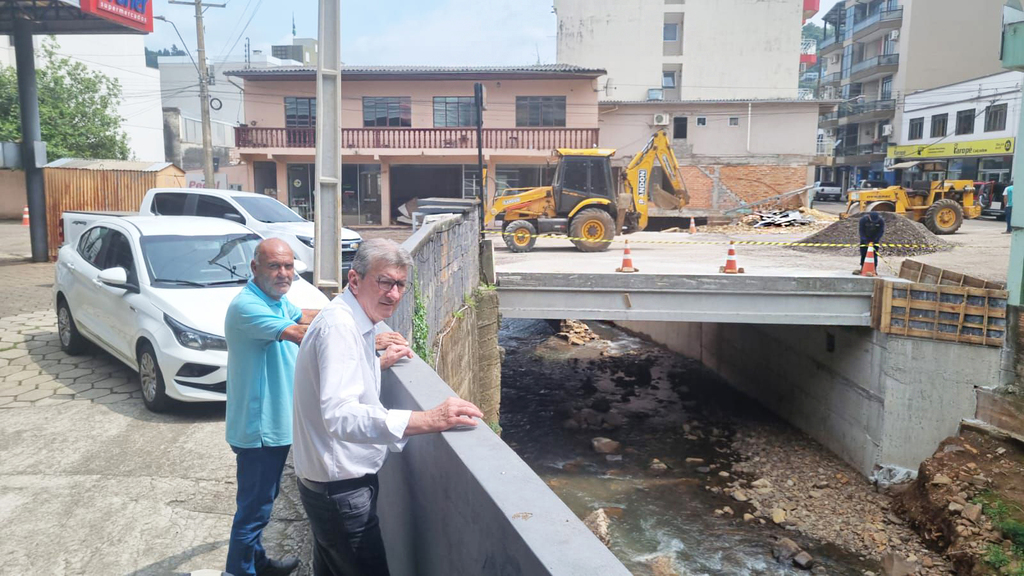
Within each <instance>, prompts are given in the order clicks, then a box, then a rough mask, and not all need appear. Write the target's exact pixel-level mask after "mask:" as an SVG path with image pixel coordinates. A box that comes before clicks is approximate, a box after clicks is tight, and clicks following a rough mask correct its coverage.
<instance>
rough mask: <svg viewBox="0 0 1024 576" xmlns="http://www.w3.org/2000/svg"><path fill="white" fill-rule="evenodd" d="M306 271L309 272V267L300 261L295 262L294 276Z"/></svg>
mask: <svg viewBox="0 0 1024 576" xmlns="http://www.w3.org/2000/svg"><path fill="white" fill-rule="evenodd" d="M306 270H309V266H307V265H306V263H305V262H303V261H302V260H296V261H295V273H296V274H302V273H304V272H305V271H306Z"/></svg>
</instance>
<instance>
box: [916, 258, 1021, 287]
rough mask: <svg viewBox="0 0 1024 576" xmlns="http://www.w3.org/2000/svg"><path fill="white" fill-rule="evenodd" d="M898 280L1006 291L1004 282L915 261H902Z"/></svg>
mask: <svg viewBox="0 0 1024 576" xmlns="http://www.w3.org/2000/svg"><path fill="white" fill-rule="evenodd" d="M900 278H903V279H904V280H910V281H911V282H917V283H918V284H937V285H940V286H965V287H969V288H990V289H992V290H1006V283H1005V282H993V281H991V280H984V279H982V278H977V277H975V276H968V275H967V274H961V273H959V272H952V271H950V270H944V269H942V268H938V267H935V266H929V265H927V264H924V263H922V262H918V261H916V260H904V261H903V264H902V265H901V266H900Z"/></svg>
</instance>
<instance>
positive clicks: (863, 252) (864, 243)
mask: <svg viewBox="0 0 1024 576" xmlns="http://www.w3.org/2000/svg"><path fill="white" fill-rule="evenodd" d="M881 241H882V239H881V238H879V239H878V240H869V239H867V238H861V239H860V265H861V266H863V265H864V259H865V258H867V257H868V243H873V244H874V245H875V246H874V248H875V268H878V243H879V242H881Z"/></svg>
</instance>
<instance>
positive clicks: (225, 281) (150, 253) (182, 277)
mask: <svg viewBox="0 0 1024 576" xmlns="http://www.w3.org/2000/svg"><path fill="white" fill-rule="evenodd" d="M260 240H262V238H260V237H259V236H258V235H256V234H226V235H215V236H143V237H142V257H143V258H144V259H145V261H146V270H147V271H148V272H149V280H150V282H152V283H153V284H154V285H160V286H163V287H167V286H200V287H205V286H212V285H229V284H242V283H244V282H246V281H248V280H249V276H250V275H251V272H250V268H249V262H250V261H252V255H253V251H254V250H255V249H256V245H257V244H259V243H260Z"/></svg>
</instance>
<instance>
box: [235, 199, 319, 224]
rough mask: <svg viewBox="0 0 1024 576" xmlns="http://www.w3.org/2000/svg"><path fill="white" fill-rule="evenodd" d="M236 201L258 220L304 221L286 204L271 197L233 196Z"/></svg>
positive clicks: (271, 221)
mask: <svg viewBox="0 0 1024 576" xmlns="http://www.w3.org/2000/svg"><path fill="white" fill-rule="evenodd" d="M234 200H235V202H238V204H239V205H241V206H242V208H244V209H245V211H246V212H248V213H249V215H250V216H252V217H253V218H255V219H257V220H259V221H260V222H266V223H268V224H269V223H273V222H305V220H303V219H302V217H301V216H299V215H298V214H296V213H295V212H292V211H291V210H289V209H288V207H287V206H285V205H284V204H281V203H280V202H278V201H277V200H274V199H273V198H260V197H255V196H235V197H234Z"/></svg>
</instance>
